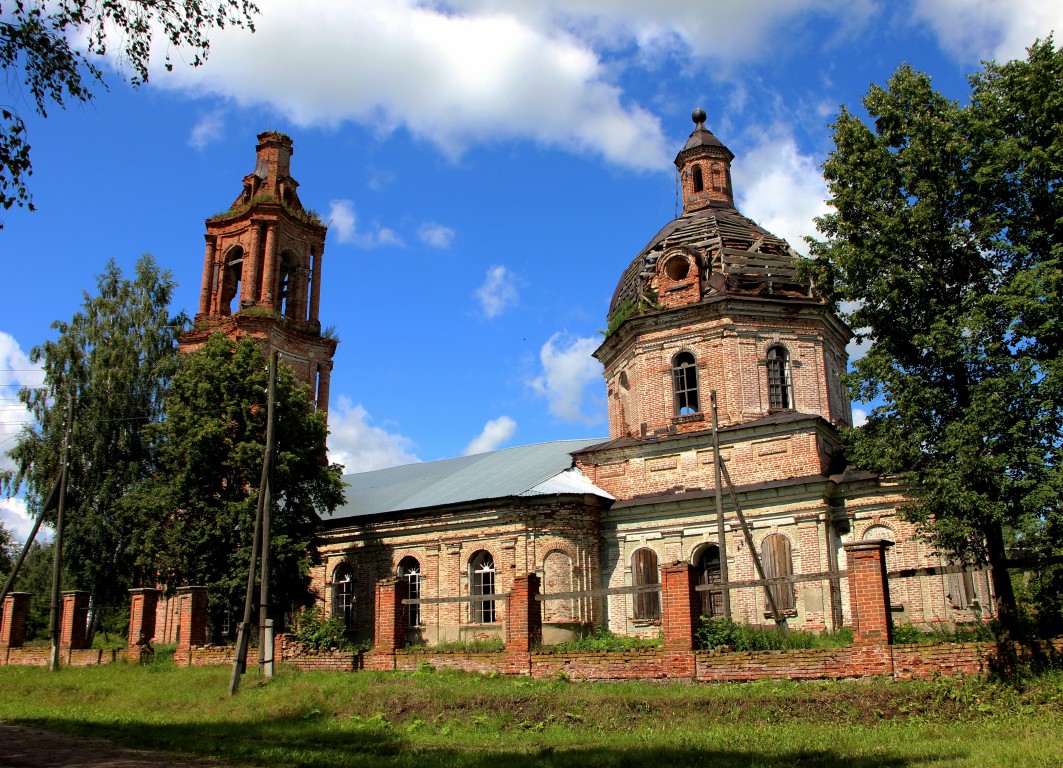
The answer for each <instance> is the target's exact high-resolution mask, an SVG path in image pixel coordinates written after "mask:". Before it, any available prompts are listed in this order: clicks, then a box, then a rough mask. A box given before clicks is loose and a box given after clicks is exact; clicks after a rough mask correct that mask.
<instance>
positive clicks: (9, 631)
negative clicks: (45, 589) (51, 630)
mask: <svg viewBox="0 0 1063 768" xmlns="http://www.w3.org/2000/svg"><path fill="white" fill-rule="evenodd" d="M32 596H33V595H32V594H30V593H29V592H8V593H7V597H6V598H4V606H3V610H2V611H0V648H21V647H22V646H23V645H24V644H25V642H26V619H27V617H28V616H29V614H30V598H31V597H32Z"/></svg>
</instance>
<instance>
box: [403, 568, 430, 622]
mask: <svg viewBox="0 0 1063 768" xmlns="http://www.w3.org/2000/svg"><path fill="white" fill-rule="evenodd" d="M399 578H400V579H402V580H403V581H405V582H406V597H407V598H409V599H410V600H420V599H421V580H422V579H423V578H424V577H423V576H421V564H420V563H419V562H417V558H416V557H404V558H402V560H400V561H399ZM405 607H406V625H407V626H410V627H419V626H421V606H420V605H419V604H417V603H413V604H411V605H407V606H405Z"/></svg>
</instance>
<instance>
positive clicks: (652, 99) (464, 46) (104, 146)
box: [0, 0, 1063, 532]
mask: <svg viewBox="0 0 1063 768" xmlns="http://www.w3.org/2000/svg"><path fill="white" fill-rule="evenodd" d="M258 5H259V7H260V8H261V16H260V17H259V18H258V19H257V20H256V26H257V31H256V32H255V33H254V34H250V33H248V32H246V31H243V30H226V31H224V32H220V33H218V34H216V35H215V36H214V38H213V43H212V49H211V57H210V59H209V61H208V62H207V64H206V65H205V66H203V67H201V68H198V69H190V68H187V67H183V66H181V63H180V60H181V55H180V52H176V56H175V58H176V60H177V62H178V63H177V65H176V66H175V68H174V71H173V72H169V73H167V72H165V71H164V70H163V69H162V66H161V57H159V58H158V61H159V62H160V64H159V66H158V67H156V68H155V69H153V72H152V77H151V81H150V83H149V85H147V86H145V87H143V88H142V89H140V90H139V91H134V90H132V89H130V88H129V87H128V86H127V85H125V84H124V82H123V80H122V79H121V77H120V71H121V65H120V62H118V63H109V64H108V71H109V73H110V74H109V83H110V89H109V91H107V92H100V93H99V95H98V97H97V99H96V100H95V101H94V102H93V103H91V104H89V105H72V106H70V107H69V108H68V109H67V110H65V111H64V110H61V109H53V110H51V112H50V116H49V117H48V118H47V119H41V118H38V117H36V116H34V115H32V110H31V108H30V106H29V103H28V101H27V96H26V94H25V93H23V92H22V91H20V89H19V87H18V86H17V84H13V85H12V86H11V90H10V91H9V93H8V94H6V95H5V97H4V98H2V99H0V101H2V102H4V103H11V104H13V105H14V106H16V108H18V109H19V111H20V113H21V114H22V115H23V116H24V117H26V118H27V121H28V123H29V132H30V133H29V138H30V142H31V144H32V147H33V163H34V175H33V177H32V178H31V180H30V181H31V189H32V192H33V195H34V201H35V204H36V206H37V208H38V210H37V212H36V213H29V212H28V211H24V210H17V209H15V210H11V211H6V212H3V213H2V217H3V221H4V227H5V228H4V229H3V230H2V231H0V253H3V254H4V260H3V263H4V266H5V270H4V273H5V278H6V280H5V285H6V290H5V292H4V293H5V296H4V301H3V304H2V305H0V385H3V386H0V397H2V398H4V399H2V400H0V450H4V449H5V448H9V447H10V446H11V445H12V442H13V441H12V439H11V435H13V434H14V432H15V431H16V430H17V428H18V423H19V422H20V421H22V420H24V419H25V418H26V416H25V414H24V413H23V412H20V410H19V409H18V408H17V407H16V406H15V405H14V404H13V402H14V401H13V395H14V392H15V390H16V387H15V386H12V385H18V384H32V383H36V381H38V380H39V379H38V378H37V375H36V374H35V373H34V372H32V371H29V370H27V369H29V368H30V367H31V366H30V365H29V363H28V360H27V359H26V353H28V351H29V350H30V348H31V347H32V346H33V345H35V344H38V343H40V342H41V341H43V340H44V339H46V338H50V337H51V336H52V335H53V332H52V331H51V330H50V327H49V326H50V324H51V323H52V322H53V321H54V320H56V319H67V318H69V317H70V316H71V315H72V314H73V313H74V312H75V311H76V310H77V308H78V306H79V302H80V300H81V293H82V291H83V290H91V289H92V288H93V286H94V276H95V275H96V274H98V273H99V272H100V271H101V270H102V268H103V266H104V264H105V263H106V261H107V260H108V259H110V258H114V259H115V260H116V261H117V262H118V263H119V264H120V265H122V266H123V267H124V268H125V269H127V270H130V269H131V268H132V265H133V263H134V262H135V261H136V259H137V258H138V257H139V256H140V255H141V254H142V253H151V254H153V255H154V256H155V258H156V259H157V260H158V262H159V263H160V264H161V265H162V266H163V267H165V268H166V269H169V270H170V271H171V272H172V273H173V275H174V277H175V278H176V279H177V281H178V282H179V284H180V287H179V289H178V291H177V295H176V302H175V306H174V310H175V311H176V310H179V309H184V310H186V311H188V312H189V313H194V311H195V309H196V307H197V305H198V291H199V277H200V273H201V268H202V258H203V234H204V232H205V228H204V219H206V218H207V217H209V216H211V215H212V214H214V213H216V212H218V211H221V210H224V209H226V208H227V207H228V206H229V204H230V203H231V202H232V200H233V199H234V198H235V197H236V195H237V193H239V192H240V189H241V187H240V182H241V179H242V178H243V176H244V175H245V174H247V173H249V172H250V171H252V170H253V169H254V147H255V135H256V134H257V133H259V132H261V131H263V130H267V129H271V130H280V131H284V132H286V133H288V134H289V135H291V136H292V138H293V140H294V142H295V155H294V157H293V159H292V175H293V177H294V178H295V179H296V180H297V181H298V182H299V183H300V197H301V199H302V201H303V202H304V204H305V205H307V207H310V208H314V209H316V210H317V211H318V212H319V213H320V214H321V215H322V217H323V218H324V219H325V220H326V221H327V222H328V223H329V233H328V240H327V246H326V251H325V259H324V280H323V293H322V300H321V320H322V323H323V325H334V326H335V327H336V329H337V332H338V334H339V336H340V339H341V344H340V347H339V350H338V352H337V355H336V367H335V370H334V374H333V382H332V401H331V412H330V426H331V429H332V435H331V436H330V452H331V455H332V457H333V458H334V459H336V460H338V461H341V462H343V463H344V464H345V465H346V466H347V468H348V471H357V470H364V469H373V468H378V467H383V466H388V465H391V464H397V463H405V462H409V461H416V460H432V459H439V458H446V457H450V456H456V455H460V454H462V453H465V452H474V451H479V450H490V449H493V448H498V447H505V446H508V445H519V444H527V443H535V442H542V441H546V440H554V439H560V438H574V437H587V436H605V435H607V433H608V427H607V424H606V421H605V405H604V396H605V392H604V383H603V380H602V378H601V369H600V366H599V365H598V363H597V362H596V361H595V360H594V359H593V358H592V357H591V352H593V350H594V349H595V348H596V347H597V345H598V343H599V342H600V340H601V336H600V335H599V333H598V331H599V329H601V328H604V327H605V324H606V323H605V313H606V310H607V308H608V302H609V298H610V295H611V294H612V291H613V288H614V287H615V285H616V281H617V279H618V278H619V276H620V273H621V271H622V270H623V269H624V267H625V266H627V264H628V263H629V262H630V260H631V259H632V258H633V256H634V255H635V254H636V253H637V252H638V251H639V250H640V249H641V247H642V246H643V245H644V244H645V243H646V242H647V241H648V240H649V239H650V238H651V237H652V236H653V235H654V234H655V233H656V232H657V230H658V229H659V228H660V227H661V226H663V225H664V224H665V223H667V222H668V221H669V220H670V219H671V218H672V217H673V216H674V215H675V213H676V195H675V171H674V167H673V166H672V164H671V161H672V158H674V156H675V153H676V152H677V150H678V149H679V148H680V147H681V146H682V144H683V142H684V141H685V138H686V136H687V135H688V134H689V132H690V131H691V129H692V127H693V126H692V124H691V122H690V112H691V110H692V109H693V108H694V107H697V106H701V107H703V108H704V109H705V110H706V111H707V113H708V115H709V119H708V126H709V127H710V128H711V129H712V130H713V132H714V133H716V135H717V136H718V137H719V138H720V139H721V140H722V141H723V142H724V143H725V144H727V146H728V147H730V149H731V150H732V151H733V152H734V153H735V155H736V160H735V162H734V167H733V173H734V186H735V192H736V197H737V200H738V205H739V208H740V209H741V210H742V211H743V212H744V213H746V214H747V215H749V216H750V217H751V218H753V219H755V220H756V221H758V222H759V223H760V224H762V225H763V226H766V227H767V228H768V229H769V230H771V231H773V232H775V233H776V234H779V235H781V236H783V237H786V238H787V239H788V240H789V241H790V242H791V244H792V245H794V246H795V247H797V248H798V250H801V251H804V244H803V243H802V241H801V238H802V236H803V235H807V234H812V233H813V232H814V225H813V223H812V218H813V217H814V216H816V215H818V214H820V213H822V212H823V211H824V210H825V203H824V198H825V196H826V191H825V188H824V185H823V182H822V179H821V176H820V169H819V165H820V164H821V163H822V162H823V160H824V158H825V156H826V154H827V152H829V151H830V148H831V142H830V128H829V125H830V123H831V121H832V119H833V117H834V116H835V115H836V114H837V111H838V108H839V106H840V105H842V104H845V105H847V106H849V107H850V108H851V109H853V110H854V111H857V112H858V113H859V111H860V110H859V100H860V98H861V97H862V96H863V94H864V93H866V91H867V88H868V85H869V84H870V83H872V82H874V83H883V82H885V80H886V79H887V78H888V77H889V76H890V74H891V73H892V72H893V71H894V70H895V69H896V68H897V67H898V66H899V65H900V64H902V63H905V62H907V63H909V64H911V65H913V66H914V67H916V68H918V69H921V70H924V71H927V72H929V73H930V74H931V75H932V76H933V78H934V83H935V85H936V87H937V88H939V89H940V90H942V91H943V92H944V93H946V94H948V95H950V96H953V97H954V98H957V99H963V98H965V96H966V92H967V86H966V79H965V76H966V74H968V73H970V72H973V71H976V70H977V69H978V68H979V61H980V60H983V59H991V58H995V59H998V60H1004V59H1009V58H1015V57H1021V56H1023V55H1024V49H1025V47H1026V46H1028V45H1029V44H1030V43H1031V42H1032V41H1033V40H1034V39H1035V38H1037V37H1044V36H1045V35H1047V34H1048V33H1049V32H1051V31H1052V30H1053V29H1063V6H1061V5H1060V4H1059V3H1058V2H1049V1H1047V0H1015V1H1014V2H1012V3H1009V4H1003V3H999V2H989V1H988V0H938V1H937V2H934V1H933V0H900V1H897V2H886V1H885V0H774V1H772V0H747V2H744V3H718V2H710V1H709V0H702V1H701V2H691V1H690V0H656V2H646V1H645V0H612V1H611V2H602V1H601V0H599V1H598V2H594V1H593V0H568V1H567V2H566V1H565V0H537V2H534V3H531V2H527V0H450V1H449V2H415V0H372V2H365V1H358V2H352V1H348V2H341V1H340V0H331V1H330V0H303V1H302V2H299V3H284V2H281V1H280V0H259V3H258ZM159 52H160V53H164V51H161V49H160V51H159ZM171 53H174V52H171ZM112 64H113V66H112ZM115 67H117V71H116V70H115ZM5 461H6V460H5ZM5 466H7V465H6V464H5ZM0 518H2V519H3V520H4V521H5V524H7V525H8V526H9V527H11V528H14V529H15V530H16V531H19V532H21V531H24V530H25V529H26V528H27V527H28V523H27V521H26V519H25V505H24V503H23V502H22V501H21V500H20V499H12V500H6V501H0Z"/></svg>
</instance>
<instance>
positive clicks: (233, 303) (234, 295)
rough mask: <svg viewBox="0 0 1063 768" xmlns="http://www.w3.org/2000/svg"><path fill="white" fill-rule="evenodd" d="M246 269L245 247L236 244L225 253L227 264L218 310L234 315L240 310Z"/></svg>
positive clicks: (222, 278)
mask: <svg viewBox="0 0 1063 768" xmlns="http://www.w3.org/2000/svg"><path fill="white" fill-rule="evenodd" d="M243 271H244V249H243V248H241V247H240V246H236V247H234V248H232V249H230V250H229V252H228V253H227V254H225V266H224V268H223V269H222V274H221V296H220V297H219V301H218V311H219V313H221V314H222V315H234V314H236V313H237V312H239V311H240V288H241V280H242V277H243Z"/></svg>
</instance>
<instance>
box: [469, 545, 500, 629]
mask: <svg viewBox="0 0 1063 768" xmlns="http://www.w3.org/2000/svg"><path fill="white" fill-rule="evenodd" d="M495 574H496V571H495V559H494V557H493V556H492V555H491V553H490V552H488V551H487V550H486V549H481V550H479V551H478V552H475V553H474V554H473V556H472V557H470V558H469V596H470V597H476V596H477V595H493V594H494V593H495ZM497 620H498V614H497V612H496V610H495V601H494V600H473V601H472V602H471V603H469V621H470V623H472V624H494V623H495V622H496V621H497Z"/></svg>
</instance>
